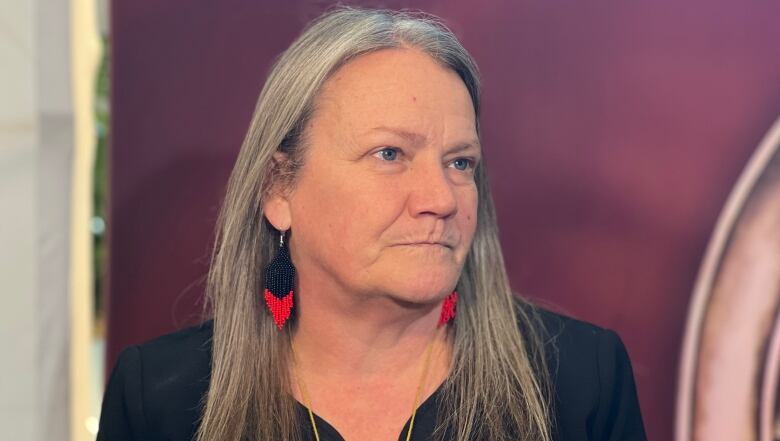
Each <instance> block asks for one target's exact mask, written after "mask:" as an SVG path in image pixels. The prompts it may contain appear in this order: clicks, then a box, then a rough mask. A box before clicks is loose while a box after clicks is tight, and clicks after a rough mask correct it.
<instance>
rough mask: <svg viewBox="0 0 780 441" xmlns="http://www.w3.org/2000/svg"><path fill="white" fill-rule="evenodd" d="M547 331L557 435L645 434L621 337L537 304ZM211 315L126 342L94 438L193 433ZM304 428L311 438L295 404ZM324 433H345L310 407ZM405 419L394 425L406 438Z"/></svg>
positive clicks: (330, 438)
mask: <svg viewBox="0 0 780 441" xmlns="http://www.w3.org/2000/svg"><path fill="white" fill-rule="evenodd" d="M539 312H540V314H541V317H542V321H543V323H544V327H545V330H546V332H547V333H548V334H549V336H550V341H549V343H548V344H549V345H554V346H550V348H554V347H557V350H549V351H547V352H548V354H550V355H548V357H550V358H549V359H548V367H549V369H550V371H551V372H550V374H551V378H552V381H553V388H554V391H555V398H554V402H553V409H554V418H555V422H556V424H555V425H554V427H553V439H555V440H557V441H563V440H576V441H586V440H587V441H595V440H599V441H607V440H609V441H617V440H621V441H623V440H631V441H634V440H637V441H639V440H646V439H647V438H646V436H645V431H644V426H643V424H642V416H641V414H640V412H639V403H638V401H637V395H636V388H635V385H634V377H633V374H632V371H631V363H630V361H629V359H628V354H627V353H626V349H625V347H624V346H623V342H622V341H621V340H620V337H618V335H617V334H616V333H615V332H613V331H610V330H608V329H603V328H600V327H597V326H595V325H592V324H589V323H585V322H582V321H579V320H575V319H572V318H569V317H565V316H562V315H558V314H555V313H552V312H549V311H545V310H539ZM211 335H212V323H211V322H210V321H209V322H205V323H204V324H202V325H200V326H196V327H192V328H188V329H184V330H182V331H179V332H175V333H172V334H168V335H164V336H162V337H159V338H156V339H154V340H152V341H149V342H147V343H144V344H141V345H137V346H131V347H128V348H126V349H125V350H124V351H122V353H121V354H120V356H119V360H118V361H117V364H116V366H115V367H114V370H113V372H112V373H111V377H110V379H109V381H108V386H107V388H106V392H105V396H104V398H103V409H102V413H101V415H100V430H99V432H98V436H97V439H98V441H131V440H132V441H141V440H143V441H158V440H159V441H162V440H166V441H185V440H191V439H192V438H193V436H194V433H195V429H196V427H197V426H196V424H197V421H198V418H199V404H200V400H201V398H202V397H203V395H204V394H205V392H206V390H207V388H208V379H209V373H210V369H211ZM438 396H439V391H436V392H434V393H433V395H431V396H430V397H429V398H428V399H427V400H425V401H424V402H423V403H422V404H421V405H420V407H419V408H418V410H417V416H416V417H415V424H414V433H413V434H412V439H413V440H416V441H420V440H426V439H429V437H430V435H431V433H432V432H433V429H434V424H435V422H436V413H437V407H438V406H437V397H438ZM299 411H300V412H299V414H300V421H301V424H302V425H303V426H302V427H305V430H304V433H305V434H307V435H308V436H309V437H310V438H309V439H313V433H312V431H311V426H310V422H309V417H308V413H307V411H306V408H305V407H304V406H303V405H299ZM315 419H316V423H317V429H318V431H319V434H320V439H321V440H322V441H326V440H327V441H343V438H342V437H341V436H340V435H339V433H338V432H337V431H336V430H335V429H334V428H333V427H332V426H331V425H330V424H328V423H327V422H326V421H325V420H323V419H322V418H319V417H318V416H316V415H315ZM408 424H409V423H408V421H407V423H406V426H404V428H403V430H401V431H400V432H399V440H403V439H405V436H406V428H407V427H408Z"/></svg>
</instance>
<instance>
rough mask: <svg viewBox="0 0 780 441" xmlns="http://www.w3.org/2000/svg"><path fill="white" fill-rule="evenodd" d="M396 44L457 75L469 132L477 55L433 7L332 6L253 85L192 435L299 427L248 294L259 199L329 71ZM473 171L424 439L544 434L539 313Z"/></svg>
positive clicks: (270, 232) (240, 439) (296, 149)
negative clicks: (450, 342)
mask: <svg viewBox="0 0 780 441" xmlns="http://www.w3.org/2000/svg"><path fill="white" fill-rule="evenodd" d="M400 47H411V48H415V49H417V50H420V51H422V52H424V53H425V54H427V55H429V56H430V57H431V58H432V59H434V60H436V61H437V62H439V63H440V64H441V65H443V66H444V67H446V68H448V69H451V70H452V71H454V72H456V73H457V74H458V75H459V76H460V78H461V79H462V80H463V83H464V84H465V85H466V88H467V89H468V91H469V94H470V96H471V100H472V103H473V105H474V111H475V114H476V116H477V121H476V122H477V130H478V133H479V124H478V121H479V113H480V107H479V102H480V82H479V73H478V70H477V66H476V64H475V63H474V61H473V59H472V58H471V56H470V55H469V54H468V52H467V51H466V50H465V48H463V46H462V45H461V43H460V42H459V41H458V39H457V38H456V37H455V35H454V34H453V33H452V32H451V31H450V30H449V29H448V28H447V27H446V26H445V25H444V24H443V23H442V22H441V21H440V20H438V19H437V18H435V17H433V16H430V15H426V14H422V13H412V12H399V11H388V10H373V9H357V8H344V7H340V8H337V9H335V10H332V11H330V12H328V13H326V14H325V15H323V16H321V17H320V18H318V19H317V20H315V21H314V22H312V23H311V24H310V25H309V26H308V27H307V28H306V29H305V30H304V32H303V33H302V35H301V36H300V37H298V39H297V40H296V41H295V42H293V44H292V45H291V46H290V47H289V48H288V49H287V50H286V51H285V52H284V53H283V54H282V55H281V57H280V58H279V59H278V60H277V61H276V63H275V64H274V66H273V68H272V70H271V72H270V74H269V76H268V79H267V81H266V83H265V86H264V87H263V89H262V92H261V93H260V97H259V99H258V102H257V106H256V108H255V111H254V114H253V116H252V121H251V125H250V127H249V130H248V133H247V135H246V138H245V140H244V143H243V145H242V146H241V151H240V153H239V155H238V159H237V161H236V164H235V167H234V169H233V172H232V174H231V176H230V179H229V182H228V187H227V193H226V196H225V200H224V203H223V206H222V210H221V212H220V215H219V218H218V220H217V231H216V241H215V246H214V250H213V252H212V257H211V267H210V271H209V276H208V284H207V288H206V289H207V291H206V296H207V303H206V307H207V308H208V312H207V313H208V314H211V315H212V316H213V318H214V325H213V326H214V334H213V341H212V369H211V377H210V384H209V389H208V392H207V394H206V396H205V397H204V402H203V410H202V414H201V420H200V424H199V428H198V431H197V433H196V440H197V441H245V440H299V439H301V436H302V434H301V428H300V427H298V426H299V420H298V414H297V410H296V404H295V401H294V398H292V395H291V385H290V380H291V379H290V377H289V370H288V365H289V362H290V344H289V335H288V334H286V333H280V332H279V331H278V330H277V328H276V326H275V324H274V323H273V320H272V319H271V318H270V317H269V315H268V314H267V313H266V312H265V311H264V310H263V304H262V300H261V299H259V296H258V293H259V292H260V291H261V290H262V286H263V280H262V278H263V269H264V268H265V266H266V265H267V264H268V263H269V262H270V260H271V259H272V257H273V255H274V254H275V252H276V251H277V248H278V245H277V236H276V234H277V232H276V230H275V229H274V228H273V227H272V226H271V225H270V224H269V223H268V222H267V221H265V220H264V218H263V213H262V206H263V198H264V196H265V195H266V194H267V191H268V188H269V186H272V185H275V184H276V183H277V182H278V180H279V179H285V178H289V179H294V178H295V175H296V172H297V169H298V168H299V167H300V166H301V165H302V164H303V161H304V155H303V151H304V148H305V144H306V143H305V142H304V141H305V136H306V131H305V128H306V125H307V122H308V121H309V119H310V118H311V116H312V115H313V113H314V112H315V110H316V109H315V105H316V99H317V94H318V92H319V91H320V89H321V88H322V86H323V84H324V83H325V81H326V80H327V79H328V78H329V77H330V75H332V74H333V72H335V71H336V70H337V69H338V68H339V67H340V66H342V65H344V64H345V63H347V62H349V61H350V60H352V59H354V58H355V57H358V56H360V55H362V54H366V53H370V52H374V51H378V50H381V49H388V48H400ZM277 151H282V152H284V153H286V155H287V157H288V159H289V160H288V161H286V162H285V164H284V165H283V166H280V165H279V164H278V161H275V160H274V154H275V153H276V152H277ZM475 179H476V184H477V188H478V192H479V205H478V220H477V229H476V233H475V236H474V239H473V242H472V245H471V249H470V252H469V255H468V257H467V259H466V262H465V264H464V268H463V271H462V273H461V277H460V280H459V282H458V294H459V301H458V316H457V318H456V320H455V326H454V327H452V328H451V329H450V331H449V332H452V333H454V352H453V366H452V369H451V373H450V375H449V377H448V378H447V379H446V380H445V382H444V384H443V386H442V393H441V395H440V401H439V402H440V405H441V408H440V412H439V415H440V419H439V421H438V422H437V429H436V432H435V435H434V437H435V438H437V439H444V438H445V436H446V437H447V439H457V440H462V441H466V440H469V439H473V438H478V439H491V440H535V441H536V440H541V441H549V440H550V439H551V434H550V431H551V420H550V409H549V407H550V405H549V403H550V382H549V378H548V377H549V374H548V372H547V367H546V365H545V357H544V342H543V340H542V337H541V333H539V332H537V329H539V326H538V317H537V315H536V313H535V312H534V309H533V307H530V306H531V305H530V304H528V303H526V302H525V301H523V300H518V299H515V298H514V296H513V294H512V291H511V289H510V287H509V281H508V277H507V275H506V270H505V266H504V260H503V255H502V252H501V247H500V244H499V241H498V229H497V224H496V215H495V209H494V206H493V201H492V197H491V196H490V187H489V185H488V180H487V172H486V169H485V165H484V162H483V163H481V165H480V166H479V167H478V168H477V170H476V176H475ZM518 323H520V325H521V326H520V327H519V326H518Z"/></svg>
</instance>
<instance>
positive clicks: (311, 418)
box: [290, 335, 436, 441]
mask: <svg viewBox="0 0 780 441" xmlns="http://www.w3.org/2000/svg"><path fill="white" fill-rule="evenodd" d="M435 340H436V336H435V335H434V338H432V339H431V341H430V342H429V343H428V347H427V348H426V350H425V361H424V362H423V371H422V375H421V376H420V383H419V384H418V385H417V392H416V393H415V394H414V405H413V406H412V418H411V419H410V420H409V430H407V431H406V441H410V440H411V439H412V429H413V428H414V417H415V416H416V415H417V406H418V405H419V404H420V396H421V395H422V392H423V389H424V387H425V378H426V377H427V376H428V368H429V367H430V364H431V352H433V342H434V341H435ZM290 348H292V353H293V367H294V370H295V378H296V380H297V382H298V389H300V391H301V395H303V404H304V406H306V410H307V411H308V412H309V421H310V422H311V428H312V429H313V430H314V439H315V440H316V441H320V433H319V431H317V423H316V422H315V421H314V413H313V412H312V410H311V401H310V400H309V394H308V392H307V390H306V384H305V383H304V381H303V378H302V377H301V375H300V373H299V372H298V363H297V361H296V355H295V347H293V344H292V336H290Z"/></svg>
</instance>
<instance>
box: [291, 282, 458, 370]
mask: <svg viewBox="0 0 780 441" xmlns="http://www.w3.org/2000/svg"><path fill="white" fill-rule="evenodd" d="M440 309H441V302H437V303H434V304H430V305H410V304H402V303H400V302H398V301H395V300H393V299H391V298H389V297H385V296H375V297H360V296H356V295H355V296H348V295H334V296H330V295H327V293H326V292H323V290H318V291H317V292H316V293H315V294H313V295H307V293H306V291H303V290H302V292H301V293H299V294H298V295H297V296H296V328H295V332H294V334H293V345H294V347H295V351H296V354H295V356H296V359H297V362H298V364H299V366H301V367H302V368H303V369H304V370H305V371H308V370H309V368H310V367H315V366H316V370H317V371H319V372H326V373H328V374H329V375H332V376H334V377H344V378H362V379H365V380H367V381H370V380H371V379H372V378H376V377H384V376H386V375H388V374H389V373H393V374H395V375H399V374H402V373H403V372H405V371H406V370H412V371H414V372H417V370H418V369H416V368H417V367H418V365H419V364H420V362H421V360H422V358H423V354H424V353H425V351H426V349H427V347H428V344H429V343H431V344H433V345H434V347H433V351H434V353H435V354H440V356H441V355H444V356H446V358H447V360H449V356H450V353H451V342H450V339H448V338H447V333H446V332H444V331H445V330H444V329H442V330H441V331H442V332H437V330H438V329H437V323H438V320H439V315H440Z"/></svg>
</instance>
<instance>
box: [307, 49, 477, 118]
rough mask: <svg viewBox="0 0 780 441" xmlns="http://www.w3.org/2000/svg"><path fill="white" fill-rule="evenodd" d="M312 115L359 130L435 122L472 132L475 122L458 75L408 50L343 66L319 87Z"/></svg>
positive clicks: (374, 55)
mask: <svg viewBox="0 0 780 441" xmlns="http://www.w3.org/2000/svg"><path fill="white" fill-rule="evenodd" d="M317 112H318V113H321V116H323V117H328V118H329V119H334V120H336V121H333V122H341V123H342V124H344V123H347V124H348V126H351V127H353V128H355V129H360V130H366V129H367V128H372V127H376V126H391V127H392V126H400V127H406V128H408V129H409V130H412V129H413V128H414V127H415V126H416V125H417V126H419V125H420V124H422V125H423V126H425V125H430V124H431V123H436V122H437V121H438V122H441V123H443V124H446V125H448V126H454V125H457V126H466V127H465V128H466V129H473V126H474V122H475V121H474V109H473V106H472V102H471V96H470V95H469V93H468V89H466V86H465V84H464V83H463V81H462V80H461V79H460V77H459V76H458V75H457V74H456V73H455V72H453V71H452V70H450V69H447V68H445V67H443V66H442V65H440V64H439V63H438V62H436V61H435V60H434V59H432V58H431V57H430V56H428V55H426V54H424V53H423V52H421V51H419V50H416V49H407V48H398V49H385V50H380V51H377V52H373V53H370V54H366V55H362V56H360V57H357V58H355V59H354V60H352V61H350V62H349V63H347V64H345V65H344V66H342V67H341V68H340V69H339V70H338V71H336V72H335V73H334V74H333V76H332V77H331V78H330V79H329V80H328V81H326V83H325V84H324V85H323V88H322V90H321V93H320V96H319V99H318V103H317ZM338 120H341V121H338ZM421 129H424V127H422V128H421Z"/></svg>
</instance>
